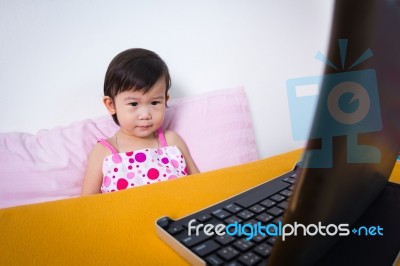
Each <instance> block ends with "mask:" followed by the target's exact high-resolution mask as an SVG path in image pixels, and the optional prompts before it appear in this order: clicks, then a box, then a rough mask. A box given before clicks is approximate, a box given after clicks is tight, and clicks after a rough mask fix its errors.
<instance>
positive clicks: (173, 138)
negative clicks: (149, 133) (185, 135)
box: [165, 130, 200, 175]
mask: <svg viewBox="0 0 400 266" xmlns="http://www.w3.org/2000/svg"><path fill="white" fill-rule="evenodd" d="M165 138H166V139H167V143H168V145H176V146H177V147H178V148H179V150H180V151H181V152H182V155H183V157H184V158H185V161H186V167H187V170H188V174H189V175H192V174H197V173H200V171H199V169H197V166H196V163H195V162H194V160H193V158H192V156H191V155H190V152H189V149H188V148H187V146H186V144H185V142H184V141H183V139H182V138H181V137H180V136H179V135H178V134H177V133H176V132H174V131H171V130H167V131H166V132H165Z"/></svg>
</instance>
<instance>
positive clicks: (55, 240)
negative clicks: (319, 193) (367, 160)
mask: <svg viewBox="0 0 400 266" xmlns="http://www.w3.org/2000/svg"><path fill="white" fill-rule="evenodd" d="M300 156H301V150H295V151H291V152H288V153H284V154H281V155H278V156H274V157H271V158H267V159H262V160H259V161H255V162H253V163H248V164H245V165H241V166H234V167H229V168H225V169H221V170H216V171H211V172H207V173H202V174H197V175H192V176H188V177H185V178H181V179H176V180H171V181H168V182H162V183H158V184H155V185H150V186H142V187H137V188H133V189H128V190H125V191H121V192H115V193H109V194H105V195H95V196H88V197H79V198H73V199H66V200H59V201H52V202H46V203H40V204H33V205H26V206H19V207H13V208H7V209H1V210H0V265H187V263H186V261H184V260H183V259H182V258H181V257H180V256H179V255H177V254H176V253H175V252H174V251H173V250H172V249H171V248H169V246H167V245H166V244H165V243H164V242H163V241H162V240H160V239H159V238H158V237H157V235H156V230H155V221H156V220H157V219H158V218H160V217H162V216H165V215H167V216H170V217H171V218H180V217H183V216H186V215H188V214H190V213H192V212H195V211H197V210H199V209H202V208H204V207H206V206H209V205H211V204H213V203H216V202H218V201H221V200H222V199H224V198H226V197H229V196H232V195H235V194H237V193H239V192H241V191H243V190H245V189H248V188H250V187H252V186H255V185H258V184H260V183H262V182H264V181H266V180H269V179H271V178H274V177H276V176H278V175H281V174H283V173H285V172H288V171H290V170H291V169H292V167H293V166H294V164H295V163H296V162H297V161H299V159H300ZM390 180H391V181H393V182H397V183H400V163H397V164H396V167H395V169H394V171H393V173H392V176H391V178H390Z"/></svg>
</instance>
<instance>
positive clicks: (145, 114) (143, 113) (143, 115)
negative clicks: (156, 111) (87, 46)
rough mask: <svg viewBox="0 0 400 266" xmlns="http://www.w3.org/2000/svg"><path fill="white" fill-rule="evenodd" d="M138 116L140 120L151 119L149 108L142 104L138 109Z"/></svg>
mask: <svg viewBox="0 0 400 266" xmlns="http://www.w3.org/2000/svg"><path fill="white" fill-rule="evenodd" d="M138 118H139V119H140V120H149V119H151V112H150V110H149V109H148V108H147V107H145V106H142V107H141V108H140V109H139V115H138Z"/></svg>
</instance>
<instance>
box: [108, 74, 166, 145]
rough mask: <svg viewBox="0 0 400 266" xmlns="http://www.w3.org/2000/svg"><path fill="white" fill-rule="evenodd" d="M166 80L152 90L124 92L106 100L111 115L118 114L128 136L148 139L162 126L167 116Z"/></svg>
mask: <svg viewBox="0 0 400 266" xmlns="http://www.w3.org/2000/svg"><path fill="white" fill-rule="evenodd" d="M165 90H166V84H165V78H164V77H161V78H160V79H159V80H158V81H157V82H156V83H155V84H154V85H153V87H151V88H150V90H149V91H148V92H147V93H146V94H143V93H142V92H140V91H124V92H121V93H119V94H117V96H115V99H114V101H112V99H111V98H110V97H107V96H106V97H105V98H104V104H105V105H106V107H107V109H108V111H109V113H110V114H111V115H113V114H117V117H118V121H119V125H120V128H121V130H122V131H123V132H124V133H125V134H128V135H131V136H135V137H140V138H147V137H149V136H152V134H153V133H154V132H155V131H156V130H157V129H158V128H159V127H160V126H161V124H162V122H163V121H164V116H165V108H166V107H165V106H166V101H167V99H166V97H165Z"/></svg>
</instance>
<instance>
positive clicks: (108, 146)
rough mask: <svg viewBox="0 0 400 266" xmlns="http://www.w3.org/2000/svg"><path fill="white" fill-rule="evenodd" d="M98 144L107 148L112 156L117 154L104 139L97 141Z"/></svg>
mask: <svg viewBox="0 0 400 266" xmlns="http://www.w3.org/2000/svg"><path fill="white" fill-rule="evenodd" d="M99 142H100V143H101V144H103V145H104V146H105V147H107V148H108V149H109V150H110V151H111V152H112V153H113V154H118V151H117V150H116V149H115V148H114V146H113V145H111V144H110V143H109V142H108V141H107V140H105V139H99Z"/></svg>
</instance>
